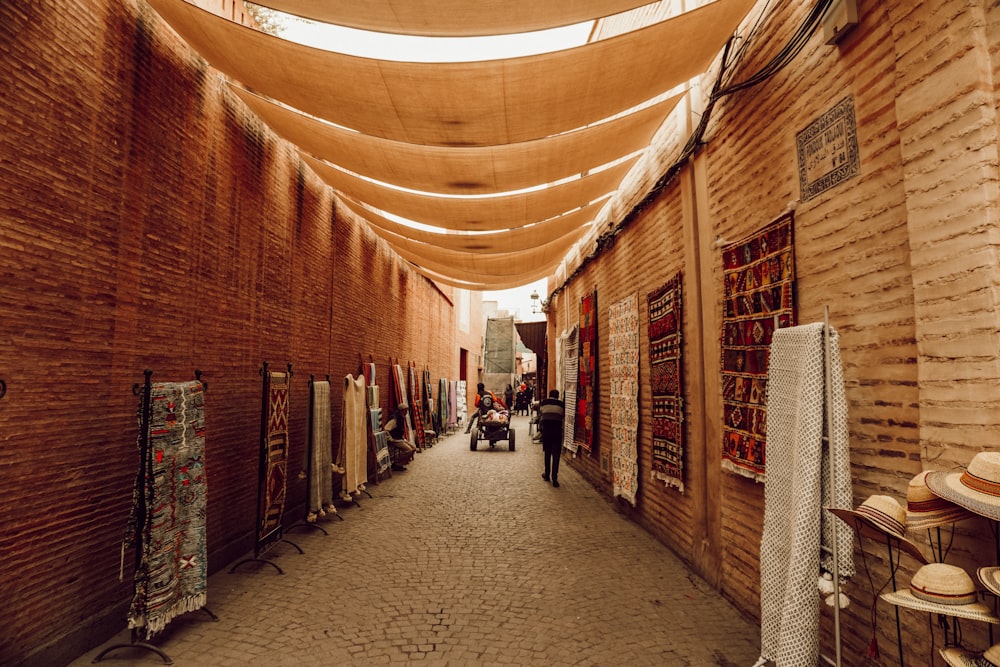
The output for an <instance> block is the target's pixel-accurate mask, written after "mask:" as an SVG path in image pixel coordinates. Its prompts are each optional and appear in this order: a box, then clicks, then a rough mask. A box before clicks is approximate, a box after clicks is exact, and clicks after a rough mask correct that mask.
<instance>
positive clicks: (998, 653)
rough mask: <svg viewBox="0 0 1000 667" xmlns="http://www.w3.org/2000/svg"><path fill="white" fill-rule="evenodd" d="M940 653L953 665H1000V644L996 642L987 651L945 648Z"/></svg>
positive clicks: (955, 666) (961, 666)
mask: <svg viewBox="0 0 1000 667" xmlns="http://www.w3.org/2000/svg"><path fill="white" fill-rule="evenodd" d="M940 653H941V657H942V658H944V661H945V662H947V663H948V664H949V665H951V667H1000V644H994V645H993V646H991V647H989V648H988V649H986V651H967V650H965V649H962V648H943V649H941V651H940Z"/></svg>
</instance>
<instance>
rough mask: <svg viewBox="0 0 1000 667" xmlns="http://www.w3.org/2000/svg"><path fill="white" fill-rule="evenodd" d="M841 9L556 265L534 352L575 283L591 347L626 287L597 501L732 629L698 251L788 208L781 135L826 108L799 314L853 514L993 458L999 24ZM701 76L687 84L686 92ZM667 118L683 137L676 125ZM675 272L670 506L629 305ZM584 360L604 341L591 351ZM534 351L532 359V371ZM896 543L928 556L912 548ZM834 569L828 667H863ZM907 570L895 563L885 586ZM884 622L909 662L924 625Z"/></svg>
mask: <svg viewBox="0 0 1000 667" xmlns="http://www.w3.org/2000/svg"><path fill="white" fill-rule="evenodd" d="M811 4H812V3H782V4H779V5H778V7H777V12H776V13H772V14H770V15H769V16H768V17H767V18H766V19H765V22H764V24H763V34H764V35H765V37H764V38H763V39H760V40H757V41H755V42H752V43H751V44H750V45H749V48H748V49H747V57H746V58H745V59H744V61H743V62H742V63H741V64H740V65H739V67H738V70H737V71H736V72H735V73H733V74H732V76H731V78H730V79H729V81H730V82H734V81H740V80H743V79H745V78H746V77H747V76H748V75H749V74H751V73H753V72H755V71H756V70H757V69H759V68H760V66H761V65H762V64H764V63H765V62H766V61H767V60H768V59H769V58H771V57H772V56H773V55H774V54H775V53H776V52H777V50H778V49H779V48H780V47H781V46H782V45H783V44H784V42H785V41H786V40H787V39H788V38H789V37H790V35H791V32H792V31H793V30H794V29H795V28H796V27H797V26H798V25H799V23H800V22H801V21H802V20H803V18H804V16H805V14H806V12H807V10H808V9H809V8H810V6H811ZM859 5H860V7H859V9H860V11H861V17H862V22H861V25H859V26H858V27H857V28H856V29H855V30H854V32H853V33H851V34H850V35H848V36H847V37H846V39H845V40H844V41H843V42H841V43H840V44H839V45H837V46H828V45H826V44H824V43H823V39H822V34H821V32H816V33H815V34H813V35H812V38H811V40H810V41H809V43H808V45H807V46H806V48H805V49H804V50H803V51H802V53H800V54H799V55H798V56H797V57H796V58H795V59H794V61H793V62H792V63H791V64H790V65H789V66H788V67H786V68H785V69H783V70H781V71H780V72H779V73H778V74H777V75H775V76H774V77H772V78H771V79H769V80H768V81H766V82H765V83H764V84H762V85H759V86H757V87H754V88H752V89H749V90H745V91H743V92H740V93H737V94H735V95H732V96H729V97H726V98H724V99H723V100H722V101H720V103H719V104H718V106H717V107H716V109H715V110H714V112H713V117H712V123H711V124H710V126H709V130H708V133H707V135H706V137H705V139H706V141H707V144H706V145H705V146H704V147H703V149H702V150H701V151H700V152H699V154H698V157H696V158H695V159H694V160H692V161H690V162H689V163H688V164H687V166H685V168H684V169H683V171H682V172H681V173H680V175H679V176H678V177H677V178H675V179H674V180H673V181H672V182H671V183H670V184H669V185H668V186H667V187H666V188H665V189H664V190H662V191H661V192H659V193H658V194H656V195H654V196H653V199H652V201H651V202H648V203H647V205H646V206H645V207H644V208H643V209H642V210H641V212H639V213H638V214H635V213H633V214H632V216H633V221H632V222H631V223H630V224H629V225H628V226H627V227H625V228H624V230H623V231H621V233H620V234H619V235H618V236H617V237H616V238H615V240H614V243H613V244H612V245H609V247H608V248H606V249H604V250H601V251H596V252H595V247H594V246H593V245H589V246H587V247H584V248H581V250H580V252H579V254H578V255H577V258H576V259H575V260H573V259H571V260H569V261H568V262H567V265H566V266H565V268H564V269H563V271H564V272H565V273H564V275H569V276H571V277H570V279H569V280H568V281H566V282H562V280H558V281H556V282H555V283H554V284H553V285H552V289H553V290H555V292H556V293H555V296H554V298H553V299H552V307H551V309H550V313H551V314H550V321H552V325H551V327H550V332H549V335H550V340H552V337H553V336H555V335H557V334H558V333H560V332H562V331H565V330H566V329H568V328H569V327H571V326H572V325H573V324H575V323H576V322H577V318H578V308H579V300H580V298H581V297H582V296H583V295H584V294H585V293H587V292H589V291H591V290H593V289H595V288H596V289H597V292H598V304H599V306H600V308H599V327H598V329H599V333H598V339H599V341H606V340H607V308H608V306H609V305H610V304H612V303H614V302H615V301H617V300H619V299H620V298H622V297H623V296H625V295H627V294H629V293H637V294H638V296H639V297H640V298H639V301H640V345H641V349H640V360H641V362H640V363H641V366H640V397H639V398H640V422H639V425H638V437H639V479H640V482H639V484H640V489H639V496H638V502H637V506H636V507H635V508H632V507H630V506H629V505H627V504H626V503H624V502H622V501H614V502H615V503H616V505H617V506H618V507H619V508H620V509H621V511H623V512H624V513H626V514H628V515H630V516H631V517H633V518H634V519H635V520H636V521H638V522H639V523H641V524H643V525H644V526H646V527H647V528H649V529H650V530H651V531H652V532H653V533H654V534H656V535H657V536H658V537H659V538H660V539H661V540H663V541H664V542H665V543H666V544H668V545H669V546H671V548H672V549H674V550H675V551H676V552H677V553H678V554H679V555H681V557H682V558H684V559H685V560H686V561H687V562H688V563H690V564H691V565H692V566H694V567H695V569H696V570H697V571H699V572H700V573H701V574H702V575H703V576H704V577H705V578H706V579H708V580H709V581H710V582H713V583H714V584H715V585H717V586H718V587H719V589H720V590H721V591H722V593H723V594H724V595H725V596H726V597H728V598H729V599H730V600H732V601H733V602H734V604H736V605H737V606H738V607H739V608H740V609H741V610H743V611H744V613H745V614H747V615H748V616H750V617H757V616H759V558H760V555H759V545H760V537H761V531H762V515H763V509H764V502H763V490H764V487H763V485H762V484H756V483H754V482H752V481H749V480H747V479H744V478H742V477H738V476H735V475H732V474H729V473H723V472H720V471H719V468H718V466H719V458H720V456H719V455H720V451H721V449H720V448H721V436H720V428H721V423H720V419H721V388H720V386H719V331H720V321H721V305H722V268H721V253H720V250H719V248H718V243H717V241H719V240H721V241H737V240H739V239H740V238H743V237H744V236H746V235H748V234H749V233H751V232H753V231H754V230H756V229H758V228H760V227H761V226H763V225H765V224H766V223H768V222H769V221H770V220H772V219H774V218H775V217H777V216H778V215H779V214H781V213H782V212H783V210H784V209H785V208H786V205H787V204H788V203H789V202H790V201H792V200H797V199H799V197H800V192H799V182H798V171H797V160H796V144H795V134H796V132H798V131H800V130H802V129H803V128H805V126H806V125H808V124H809V123H810V122H811V121H812V120H814V119H815V118H817V117H818V116H820V115H821V114H822V113H824V112H825V111H827V110H828V109H830V108H831V107H833V106H834V105H835V104H836V103H837V102H838V101H840V100H841V99H843V98H844V97H847V96H850V97H851V98H852V100H853V106H854V112H855V115H856V119H857V126H858V143H859V146H860V161H861V172H860V174H859V175H858V176H857V177H855V178H853V179H852V180H850V181H848V182H846V183H843V184H841V185H839V186H837V187H835V188H833V189H832V190H829V191H827V192H825V193H823V194H821V195H819V196H817V197H815V198H814V199H811V200H809V201H806V202H803V203H801V204H799V205H798V207H797V210H796V225H795V249H796V265H797V267H796V268H797V291H798V309H799V310H798V313H799V322H800V323H809V322H817V321H822V319H823V316H824V308H825V307H828V308H829V313H830V321H831V324H832V325H833V326H834V327H836V329H837V330H838V332H839V333H840V344H841V354H842V358H843V364H844V375H845V385H846V391H847V398H848V402H849V411H850V422H849V428H850V443H851V463H852V474H853V489H854V499H855V504H856V505H857V504H860V503H861V502H862V501H863V500H864V499H865V498H867V497H868V496H870V495H872V494H886V495H891V496H893V497H895V498H896V499H897V500H899V501H900V502H901V503H903V504H904V505H905V499H906V487H907V483H908V481H909V479H910V478H911V477H912V476H913V475H915V474H916V473H917V472H919V471H920V470H922V469H954V468H956V467H959V466H963V465H965V464H967V463H968V462H969V460H971V458H972V456H973V455H974V453H975V452H977V451H980V450H982V449H984V448H985V449H995V448H996V435H997V420H998V419H1000V396H998V392H1000V389H998V387H1000V382H998V380H1000V355H998V351H1000V340H998V338H1000V337H998V334H997V331H1000V315H998V312H1000V309H998V308H997V306H998V304H997V300H998V298H1000V297H998V294H1000V292H998V290H997V289H996V286H997V284H998V282H1000V271H998V266H1000V262H998V257H997V246H998V241H997V239H998V232H997V202H998V197H997V194H998V192H997V180H998V179H997V172H996V165H997V163H998V161H1000V160H998V156H997V132H998V125H997V122H996V111H997V102H996V99H997V97H996V84H995V77H994V76H993V73H994V72H995V70H996V68H997V63H996V57H995V56H994V55H993V54H995V53H996V52H997V49H996V44H997V25H998V20H1000V19H998V14H1000V12H998V10H997V8H996V7H995V3H987V2H958V1H955V2H942V3H911V2H902V1H898V2H888V3H876V2H866V1H865V0H861V1H860V2H859ZM620 29H621V26H614V30H620ZM710 83H711V82H710V81H702V82H701V90H707V89H708V88H709V86H710ZM684 112H685V110H684V109H683V108H682V110H681V113H682V114H683V113H684ZM671 122H672V123H675V124H676V126H677V127H683V126H684V119H683V116H681V117H679V118H674V119H672V120H671ZM696 122H697V118H693V119H691V121H690V124H691V125H692V126H693V125H694V124H695V123H696ZM668 151H669V149H668V148H665V149H663V153H664V154H666V153H667V152H668ZM651 162H652V161H651ZM663 164H666V163H663ZM660 173H663V171H662V170H661V172H660ZM654 180H655V179H654V178H650V176H649V174H639V175H638V176H637V177H635V178H633V179H632V181H633V183H634V184H635V186H634V187H632V188H631V189H626V190H625V191H623V192H620V193H619V194H618V195H617V197H616V199H615V201H613V203H612V210H613V211H614V219H613V220H612V222H613V223H617V222H620V221H621V220H622V219H624V218H625V216H626V215H629V210H631V207H633V206H634V204H635V202H638V201H640V200H642V198H643V196H644V195H645V192H646V191H648V186H649V184H650V183H652V182H653V181H654ZM642 188H645V190H643V189H642ZM623 203H627V206H623ZM588 255H590V256H591V257H590V258H589V259H585V258H587V257H588ZM637 268H638V269H641V270H636V269H637ZM629 269H631V270H629ZM678 269H680V270H682V271H683V272H684V285H683V289H684V302H685V303H684V308H685V313H684V336H685V349H684V354H685V365H684V371H685V375H686V391H685V397H686V400H687V419H688V422H687V431H686V436H687V438H688V444H689V447H688V451H687V456H688V460H687V462H686V463H687V475H688V477H687V479H686V489H685V492H684V494H683V495H682V494H679V493H677V492H676V491H673V490H668V489H666V488H664V487H663V485H662V484H658V483H656V482H654V481H651V480H650V479H649V470H650V441H651V436H650V432H649V428H648V424H647V423H646V419H645V416H646V415H648V414H649V410H650V405H649V378H648V372H647V370H646V368H647V367H646V363H647V360H648V349H647V339H646V338H647V331H646V327H645V326H644V324H645V323H648V312H647V310H646V307H645V301H644V297H645V295H646V294H647V293H648V292H649V291H651V290H652V289H654V288H655V287H657V286H659V285H660V284H662V283H663V282H664V281H665V280H666V279H667V278H668V277H669V276H670V275H671V274H672V273H673V272H674V271H676V270H678ZM599 347H600V349H601V350H602V351H605V350H606V347H605V346H604V343H603V342H601V343H599ZM554 351H555V349H554V347H550V359H551V360H552V361H554V358H555V357H554ZM606 369H607V364H606V361H605V362H604V363H603V364H600V365H599V372H598V376H599V378H600V387H599V392H600V393H601V394H602V395H604V396H607V392H608V390H609V386H608V382H607V372H606ZM550 370H552V369H551V368H550ZM552 372H554V370H553V371H552ZM610 437H611V434H610V429H609V421H608V414H607V410H606V405H605V404H603V403H602V405H601V411H600V431H599V434H598V439H599V441H600V446H601V447H608V446H610ZM567 456H568V455H567ZM569 463H570V465H573V466H574V467H575V468H577V469H578V470H579V471H580V472H582V473H583V474H584V475H585V476H586V477H587V478H588V479H589V480H590V481H591V482H592V483H594V484H595V485H596V486H598V488H600V489H601V490H603V491H604V492H606V493H607V494H608V496H609V497H610V495H611V481H610V478H609V477H608V476H607V475H605V474H603V473H602V472H601V471H600V468H599V466H598V461H597V459H596V458H590V457H586V456H581V457H578V458H572V459H569ZM956 532H957V534H956V541H955V546H954V548H953V551H952V554H951V555H950V557H949V562H952V563H956V564H959V565H962V566H964V567H966V569H967V570H968V571H970V572H974V568H975V566H977V565H991V564H994V563H993V560H992V559H993V556H992V554H993V538H992V536H991V533H990V532H989V528H988V526H987V522H986V521H985V520H981V521H980V520H976V521H968V522H964V523H962V524H959V525H958V527H957V531H956ZM945 537H946V539H947V533H946V534H945ZM913 539H914V540H915V541H917V542H919V543H921V544H922V546H923V548H924V551H925V553H927V554H928V555H929V554H930V553H931V551H930V548H929V545H928V541H927V537H926V536H922V535H914V536H913ZM865 547H866V549H865V551H866V554H865V560H866V562H867V565H868V567H869V568H870V571H871V576H872V580H873V581H874V582H876V587H877V586H881V584H882V583H883V582H885V581H887V580H888V579H889V576H890V573H889V569H888V562H887V555H886V553H885V549H884V548H879V545H872V544H871V543H866V545H865ZM855 557H856V563H857V566H858V568H859V575H858V576H857V577H855V579H854V580H853V581H852V582H851V583H850V584H849V586H848V588H847V589H846V592H847V593H848V594H849V596H850V597H851V599H852V601H853V605H852V606H851V607H849V608H848V609H847V610H846V611H845V612H844V615H843V617H842V620H841V623H842V626H841V627H842V636H843V647H844V660H845V664H862V663H863V660H862V659H861V656H863V655H864V653H865V650H866V648H867V646H868V643H869V640H870V639H871V636H872V631H871V627H870V621H869V618H868V614H869V606H870V605H871V602H872V592H871V590H870V589H869V587H868V582H867V579H866V577H865V572H864V569H863V563H862V554H861V552H860V551H856V553H855ZM917 566H918V564H917V563H916V562H915V561H913V560H912V559H908V558H905V557H904V558H903V561H902V563H901V569H900V571H899V572H897V574H896V577H897V582H898V583H899V585H901V586H905V585H906V582H908V581H909V577H910V575H911V574H912V573H913V571H914V570H915V569H916V567H917ZM892 609H893V608H892V607H890V606H888V605H886V604H884V603H883V604H880V605H879V606H878V613H879V617H878V618H879V623H878V639H879V645H880V647H881V650H882V656H883V658H882V659H883V660H884V661H885V664H894V663H895V662H896V661H897V660H898V650H897V648H896V633H895V616H894V614H893V611H892ZM824 610H825V611H824V613H823V616H822V627H821V635H822V642H823V650H824V653H826V654H827V655H830V656H832V655H833V647H832V637H833V627H832V614H831V612H830V610H829V608H824ZM901 620H902V622H903V641H904V646H905V647H908V648H907V649H906V652H905V660H906V663H907V664H916V665H925V664H930V662H927V661H928V660H929V659H928V657H927V656H928V655H929V650H930V647H929V643H928V641H927V628H926V624H925V620H926V619H925V618H924V617H923V616H922V615H920V614H917V613H901ZM973 625H974V626H975V627H969V624H963V630H964V632H965V637H964V639H965V643H966V644H967V645H970V646H986V645H987V643H988V642H987V639H986V637H985V629H984V628H983V627H980V626H981V625H982V624H973ZM939 641H940V637H939Z"/></svg>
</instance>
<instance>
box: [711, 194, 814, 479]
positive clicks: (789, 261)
mask: <svg viewBox="0 0 1000 667" xmlns="http://www.w3.org/2000/svg"><path fill="white" fill-rule="evenodd" d="M793 228H794V216H793V214H792V213H790V212H789V213H786V214H785V215H783V216H781V217H780V218H778V219H777V220H775V221H774V222H772V223H771V224H769V225H768V226H767V227H764V228H763V229H761V230H760V231H758V232H757V233H755V234H753V235H752V236H750V237H747V238H746V239H743V240H742V241H739V242H737V243H733V244H730V245H727V246H725V247H724V248H723V251H722V261H723V278H724V281H725V300H724V303H723V316H722V402H723V415H724V424H723V428H722V431H723V447H722V465H723V468H725V469H726V470H729V471H731V472H735V473H737V474H740V475H744V476H746V477H750V478H752V479H754V480H756V481H758V482H762V481H763V480H764V465H765V443H766V422H767V405H766V401H765V397H766V392H767V364H768V355H769V350H770V346H771V337H772V335H773V333H774V330H775V329H778V328H784V327H789V326H794V325H795V323H796V313H795V247H794V244H793Z"/></svg>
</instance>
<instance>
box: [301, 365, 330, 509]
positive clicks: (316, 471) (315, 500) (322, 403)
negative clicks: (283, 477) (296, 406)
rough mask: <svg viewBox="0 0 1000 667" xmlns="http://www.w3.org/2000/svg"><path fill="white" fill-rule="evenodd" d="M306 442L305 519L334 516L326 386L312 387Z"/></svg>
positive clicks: (319, 383) (315, 384)
mask: <svg viewBox="0 0 1000 667" xmlns="http://www.w3.org/2000/svg"><path fill="white" fill-rule="evenodd" d="M310 434H311V437H310V438H309V448H310V452H309V497H308V500H307V507H306V512H307V516H312V517H313V518H315V515H318V516H323V515H325V514H326V513H327V512H334V513H335V512H336V511H337V510H336V508H335V507H334V505H333V436H332V429H331V425H330V383H329V381H327V380H314V381H313V383H312V413H311V419H310Z"/></svg>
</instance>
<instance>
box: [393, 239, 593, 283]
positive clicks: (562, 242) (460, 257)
mask: <svg viewBox="0 0 1000 667" xmlns="http://www.w3.org/2000/svg"><path fill="white" fill-rule="evenodd" d="M373 229H374V231H375V233H376V234H378V235H379V236H381V237H382V238H383V239H385V240H386V241H387V242H388V243H389V245H391V246H392V247H393V249H394V250H396V252H397V253H399V254H400V255H401V256H402V257H405V258H406V259H409V260H412V261H414V262H418V263H419V264H420V265H421V266H425V267H427V268H429V269H432V270H434V271H441V272H442V273H449V272H452V271H455V270H456V269H457V270H461V271H471V272H475V273H478V274H480V275H483V276H490V277H496V276H505V275H510V274H518V273H525V272H527V271H531V270H532V269H535V268H537V267H538V266H539V265H540V264H551V263H552V262H553V261H555V260H559V259H562V258H563V257H565V256H566V253H567V252H568V251H569V249H570V248H571V247H572V246H573V244H574V243H576V242H577V241H579V240H580V237H581V236H583V233H584V231H586V230H585V229H578V230H576V231H573V232H570V233H569V234H567V235H566V236H563V237H562V238H559V239H556V240H555V241H550V242H549V243H545V244H542V245H536V246H530V247H528V248H522V249H521V250H517V251H515V252H501V253H489V254H482V253H469V252H462V251H461V250H447V249H445V248H439V247H437V246H434V245H431V244H429V243H421V242H419V241H413V240H411V239H408V238H406V237H405V236H400V235H399V234H393V233H392V232H387V231H385V230H381V229H378V228H373Z"/></svg>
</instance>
